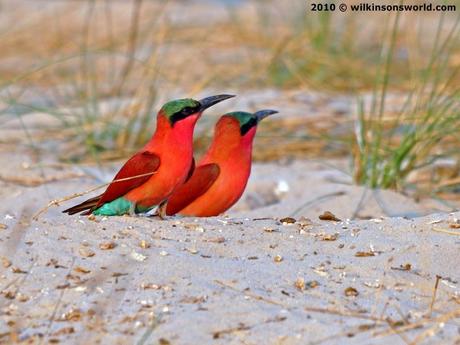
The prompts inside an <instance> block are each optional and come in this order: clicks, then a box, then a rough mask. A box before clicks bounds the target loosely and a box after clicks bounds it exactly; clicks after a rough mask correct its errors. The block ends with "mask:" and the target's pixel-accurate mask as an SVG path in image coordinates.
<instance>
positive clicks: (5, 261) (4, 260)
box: [2, 256, 11, 268]
mask: <svg viewBox="0 0 460 345" xmlns="http://www.w3.org/2000/svg"><path fill="white" fill-rule="evenodd" d="M2 265H3V267H5V268H8V267H10V266H11V261H10V260H9V259H8V258H6V257H4V256H2Z"/></svg>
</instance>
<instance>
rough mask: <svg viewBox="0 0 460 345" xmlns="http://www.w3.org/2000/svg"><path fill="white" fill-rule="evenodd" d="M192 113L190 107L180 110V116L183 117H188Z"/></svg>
mask: <svg viewBox="0 0 460 345" xmlns="http://www.w3.org/2000/svg"><path fill="white" fill-rule="evenodd" d="M192 113H193V109H192V108H190V107H185V108H184V109H182V114H184V115H190V114H192Z"/></svg>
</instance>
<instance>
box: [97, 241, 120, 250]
mask: <svg viewBox="0 0 460 345" xmlns="http://www.w3.org/2000/svg"><path fill="white" fill-rule="evenodd" d="M116 246H117V244H116V243H115V242H103V243H101V244H99V248H100V249H101V250H110V249H113V248H115V247H116Z"/></svg>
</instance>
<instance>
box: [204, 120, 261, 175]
mask: <svg viewBox="0 0 460 345" xmlns="http://www.w3.org/2000/svg"><path fill="white" fill-rule="evenodd" d="M255 134H256V127H253V128H251V129H250V130H249V131H248V132H247V133H246V134H245V135H244V136H241V134H240V132H239V127H238V130H232V129H227V131H225V130H224V131H217V132H216V135H215V136H214V139H213V142H212V143H211V146H210V147H209V150H208V152H207V154H206V156H205V157H204V159H203V160H206V161H208V162H216V163H218V164H220V165H227V164H229V165H235V164H236V165H238V166H239V167H240V168H241V169H245V168H248V169H250V167H251V160H252V143H253V140H254V136H255Z"/></svg>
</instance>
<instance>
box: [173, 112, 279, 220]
mask: <svg viewBox="0 0 460 345" xmlns="http://www.w3.org/2000/svg"><path fill="white" fill-rule="evenodd" d="M276 113H278V111H276V110H269V109H267V110H260V111H257V112H255V113H249V112H242V111H236V112H231V113H227V114H225V115H223V116H222V117H221V118H220V119H219V121H218V122H217V124H216V126H215V131H214V138H213V140H212V143H211V145H210V147H209V149H208V151H207V152H206V154H205V155H204V156H203V158H202V159H201V160H200V162H199V163H198V165H197V167H196V168H195V169H194V171H193V174H192V176H191V177H190V178H189V179H188V180H187V181H186V182H185V183H184V184H183V185H181V186H180V187H178V188H177V189H176V190H175V191H174V193H173V194H172V195H171V197H170V198H169V200H168V204H167V205H166V214H167V215H174V214H178V215H182V216H194V217H211V216H217V215H220V214H222V213H223V212H225V211H226V210H228V209H229V208H230V207H232V206H233V205H234V204H235V203H236V202H237V201H238V200H239V198H240V197H241V195H242V194H243V192H244V189H245V188H246V184H247V181H248V179H249V175H250V173H251V160H252V144H253V140H254V136H255V134H256V130H257V125H258V124H259V122H260V121H261V120H262V119H264V118H266V117H267V116H269V115H273V114H276Z"/></svg>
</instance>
